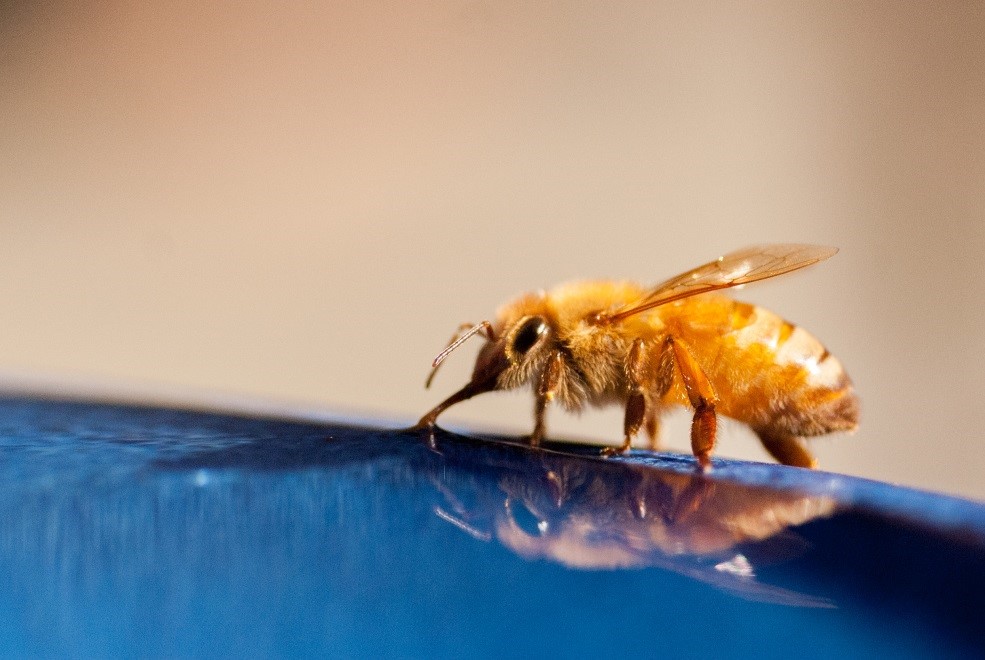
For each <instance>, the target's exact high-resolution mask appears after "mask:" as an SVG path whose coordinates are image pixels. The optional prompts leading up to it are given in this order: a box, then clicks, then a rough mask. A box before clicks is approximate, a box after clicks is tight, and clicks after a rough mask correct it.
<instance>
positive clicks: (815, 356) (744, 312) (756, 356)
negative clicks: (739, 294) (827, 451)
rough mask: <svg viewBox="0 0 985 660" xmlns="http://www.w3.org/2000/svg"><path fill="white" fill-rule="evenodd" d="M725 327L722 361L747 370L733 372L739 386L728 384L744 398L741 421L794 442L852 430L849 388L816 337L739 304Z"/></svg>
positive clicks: (854, 405) (854, 413)
mask: <svg viewBox="0 0 985 660" xmlns="http://www.w3.org/2000/svg"><path fill="white" fill-rule="evenodd" d="M729 325H730V326H731V328H730V330H728V331H727V332H726V335H725V337H723V340H724V346H723V352H722V353H721V354H720V358H721V359H722V360H726V361H727V360H729V359H730V358H731V359H733V360H737V361H739V362H740V363H744V364H745V365H747V367H748V368H747V369H740V370H731V376H732V377H733V378H740V379H742V381H743V382H740V383H737V382H733V383H732V385H733V386H737V388H736V389H738V390H740V391H743V392H744V397H743V398H745V399H746V401H745V404H746V405H744V406H740V407H741V408H745V409H746V410H745V413H746V414H745V415H741V417H747V419H745V420H743V421H747V422H749V423H751V424H753V425H759V426H769V427H772V428H779V429H783V430H784V431H786V432H789V433H791V434H793V435H798V436H805V435H818V434H822V433H828V432H830V431H836V430H850V429H853V428H855V426H856V425H857V424H858V399H857V398H856V396H855V393H854V390H853V387H852V382H851V380H850V379H849V378H848V374H847V373H845V369H844V367H842V365H841V362H840V361H839V360H838V358H836V357H835V356H834V355H832V354H831V353H830V352H829V351H828V349H827V348H825V347H824V345H823V344H822V343H821V342H820V341H818V340H817V339H816V338H815V337H814V335H812V334H811V333H809V332H808V331H806V330H804V329H803V328H801V327H799V326H797V325H795V324H793V323H790V322H788V321H785V320H784V319H782V318H780V317H779V316H777V315H776V314H773V313H772V312H770V311H769V310H766V309H763V308H762V307H757V306H755V305H749V304H747V303H742V302H735V303H734V307H733V309H732V314H731V317H730V320H729ZM726 347H727V348H726ZM729 349H731V350H729ZM726 354H730V355H726ZM743 372H744V373H743Z"/></svg>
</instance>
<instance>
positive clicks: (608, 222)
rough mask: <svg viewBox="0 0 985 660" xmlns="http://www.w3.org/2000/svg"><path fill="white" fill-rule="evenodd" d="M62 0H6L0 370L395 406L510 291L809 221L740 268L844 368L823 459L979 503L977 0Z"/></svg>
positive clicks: (458, 417) (726, 446) (323, 405)
mask: <svg viewBox="0 0 985 660" xmlns="http://www.w3.org/2000/svg"><path fill="white" fill-rule="evenodd" d="M91 5H92V6H88V5H86V4H81V5H77V4H74V3H58V2H54V3H31V2H19V3H4V4H3V5H0V7H2V9H0V12H2V15H0V231H2V246H0V305H2V309H3V316H2V324H0V371H2V375H3V379H4V380H5V381H6V382H8V383H14V384H15V385H16V384H17V383H23V382H28V381H30V382H33V383H35V384H37V383H42V384H45V383H47V385H42V386H44V387H48V386H52V387H53V386H55V384H60V386H62V387H65V386H66V384H68V385H67V386H68V387H69V388H71V387H89V386H96V387H102V388H103V389H104V390H106V391H109V392H116V393H117V394H120V395H129V396H136V397H138V398H139V397H146V396H151V395H154V396H162V397H164V398H167V397H171V398H172V399H174V398H177V399H178V400H186V401H196V400H198V401H209V400H216V397H217V396H220V395H221V396H227V395H229V396H235V397H246V398H247V399H252V400H255V401H258V402H259V401H261V400H263V401H279V402H284V403H285V404H286V405H290V406H295V407H298V408H307V409H308V410H309V411H311V412H312V414H324V413H325V411H335V412H338V413H349V412H355V413H358V414H366V415H373V416H378V417H381V418H384V419H386V420H389V422H388V423H393V424H398V423H399V424H404V423H408V422H410V421H412V420H413V419H415V418H416V417H417V416H418V415H419V414H421V413H422V412H423V411H425V410H426V409H428V408H430V407H431V406H432V405H433V404H434V403H435V402H436V401H438V400H439V399H440V398H442V397H444V396H445V395H446V394H447V393H449V392H450V391H451V390H453V389H455V388H457V387H458V386H459V385H461V383H462V381H463V380H464V379H465V378H466V377H467V374H468V371H469V368H470V364H469V362H470V360H471V355H472V354H474V351H475V349H476V347H477V346H472V347H471V348H469V349H467V350H463V353H462V354H457V355H455V356H454V358H453V359H451V360H450V361H449V363H448V365H447V367H446V369H445V371H443V373H442V374H441V375H440V376H439V377H438V379H437V382H436V384H435V387H434V389H433V390H432V391H430V392H426V391H425V390H424V389H423V387H422V384H423V380H424V377H425V376H426V374H427V369H428V364H429V362H430V360H431V358H432V357H433V356H434V354H435V353H436V352H437V351H438V350H439V349H440V348H441V346H442V344H443V342H444V341H445V340H446V338H447V336H448V335H449V333H450V332H451V330H452V329H453V328H454V326H455V325H457V324H458V323H459V322H461V321H471V320H480V319H482V318H486V317H489V316H490V315H491V314H492V313H493V311H494V310H495V308H496V306H497V305H498V304H499V303H501V302H502V301H503V300H504V299H506V298H509V297H510V296H512V295H514V294H515V293H517V292H519V291H521V290H524V289H536V288H540V287H545V286H550V285H552V284H555V283H557V282H559V281H562V280H565V279H569V278H584V277H607V278H634V279H639V280H643V281H649V282H652V281H656V280H659V279H662V278H664V277H666V276H668V275H671V274H674V273H676V272H678V271H681V270H683V269H685V268H688V267H691V266H694V265H697V264H698V263H700V262H703V261H706V260H708V259H710V258H712V257H714V256H716V255H717V254H720V253H722V252H724V251H728V250H731V249H733V248H736V247H739V246H742V245H745V244H748V243H756V242H769V241H798V242H817V243H824V244H831V245H836V246H839V247H841V249H842V252H841V253H840V254H839V255H838V256H837V257H835V258H834V259H832V260H831V261H829V262H827V263H826V264H824V265H823V266H821V267H818V268H816V269H813V270H811V271H808V272H805V273H802V274H800V275H798V276H791V277H789V278H783V279H781V280H776V281H772V282H768V283H763V284H761V285H756V286H755V287H750V288H748V289H746V290H745V291H743V292H741V294H740V295H741V297H742V298H744V299H746V300H749V301H751V302H756V303H759V304H762V305H765V306H768V307H769V308H771V309H773V310H774V311H776V312H778V313H780V314H782V315H783V316H785V317H787V318H789V319H790V320H792V321H795V322H797V323H799V324H801V325H804V326H805V327H807V328H808V329H810V330H811V331H812V332H814V333H815V334H816V335H818V337H820V338H821V339H822V341H824V342H825V344H826V345H827V346H828V347H829V348H830V349H831V350H832V352H834V353H835V354H836V355H838V356H839V357H840V358H841V359H842V361H843V362H844V364H845V365H846V366H847V367H848V370H849V372H850V373H851V375H852V376H853V378H854V380H855V382H856V385H857V388H858V390H859V391H860V393H861V396H862V399H863V406H864V408H863V426H862V428H861V430H860V431H859V432H858V433H857V434H856V435H854V436H852V437H847V436H842V437H832V438H830V439H822V440H819V441H817V442H816V443H815V447H816V449H817V453H818V455H819V457H820V460H821V463H822V466H823V467H825V468H826V469H831V470H835V471H843V472H848V473H852V474H859V475H866V476H870V477H874V478H878V479H886V480H890V481H897V482H901V483H905V484H911V485H916V486H921V487H927V488H933V489H938V490H943V491H948V492H953V493H960V494H964V495H968V496H972V497H976V498H980V499H985V479H983V478H982V475H983V472H985V438H983V437H982V429H983V427H985V423H983V422H985V412H983V402H982V394H981V393H982V391H983V389H985V388H983V385H985V376H983V370H982V364H983V359H982V355H983V352H985V315H983V304H982V303H983V295H982V291H983V287H985V265H983V249H985V232H983V224H982V222H983V217H985V192H983V191H985V186H983V182H985V157H983V156H985V139H983V132H985V130H983V126H985V47H983V45H985V37H983V35H985V10H983V9H982V5H981V3H978V2H965V3H962V2H950V3H896V2H885V3H861V4H859V3H816V4H810V3H789V2H774V3H768V2H767V3H758V2H757V3H732V4H729V3H720V2H712V3H708V4H701V3H691V2H682V3H654V2H630V3H585V2H571V3H528V2H514V3H510V2H498V1H497V2H480V1H470V2H465V1H456V2H429V3H403V2H395V3H392V4H367V3H362V2H354V3H320V2H317V3H314V2H312V3H304V2H298V3H272V2H271V3H266V4H264V3H261V4H252V5H250V4H247V3H228V4H226V5H222V4H219V3H200V2H187V3H175V4H171V5H168V6H164V5H161V3H153V2H145V3H134V2H118V3H91ZM251 405H252V404H251ZM256 405H258V406H260V405H261V404H260V403H257V404H256ZM530 406H531V402H530V398H529V396H528V395H519V394H514V395H505V394H503V395H497V396H492V395H488V396H486V397H483V398H481V399H478V400H476V401H474V402H470V403H469V404H465V405H462V406H460V407H458V408H456V409H455V410H454V411H453V413H452V414H449V415H448V418H447V420H446V422H447V423H449V424H450V425H451V426H453V427H454V426H458V427H465V426H474V427H478V428H482V429H497V430H504V431H508V432H511V433H512V432H516V433H519V432H526V431H528V430H529V428H530ZM620 418H621V415H620V413H619V412H618V411H616V410H609V411H606V412H593V413H589V414H586V415H584V416H583V417H581V418H574V417H568V416H565V415H563V414H560V413H556V414H555V415H553V416H552V418H551V424H552V428H553V430H554V431H555V433H556V434H566V435H571V436H576V437H580V438H596V439H608V440H610V441H616V440H618V437H619V430H620V424H621V422H620ZM686 426H687V421H686V418H685V417H683V416H679V417H677V418H675V420H674V423H673V424H671V425H670V427H669V428H668V429H667V430H668V435H667V438H666V440H667V444H668V445H669V446H670V447H673V448H680V449H683V448H686V446H687V430H686ZM720 453H721V454H724V455H732V456H740V457H747V458H753V459H761V458H764V454H763V452H762V450H761V449H760V448H759V447H758V445H757V443H756V442H755V441H754V439H753V438H752V437H751V435H750V434H748V432H747V431H746V430H745V429H743V428H741V427H740V426H738V425H736V424H729V425H726V426H725V428H724V430H723V437H722V441H721V444H720Z"/></svg>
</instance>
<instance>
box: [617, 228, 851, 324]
mask: <svg viewBox="0 0 985 660" xmlns="http://www.w3.org/2000/svg"><path fill="white" fill-rule="evenodd" d="M837 251H838V248H833V247H825V246H823V245H799V244H796V243H790V244H774V245H752V246H750V247H747V248H743V249H741V250H736V251H735V252H730V253H728V254H726V255H725V256H722V257H719V258H718V259H716V260H714V261H712V262H710V263H707V264H705V265H703V266H698V267H697V268H695V269H694V270H689V271H687V272H686V273H682V274H680V275H678V276H676V277H672V278H670V279H669V280H667V281H666V282H662V283H660V284H658V285H657V286H655V287H653V288H652V289H651V290H650V291H649V292H648V293H647V294H646V295H644V296H643V297H642V298H641V299H639V300H637V301H635V302H633V303H631V304H629V305H627V306H625V307H623V308H622V309H618V310H616V311H615V312H614V313H612V314H610V315H608V317H607V318H608V320H609V321H621V320H622V319H625V318H628V317H630V316H633V315H634V314H639V313H640V312H645V311H646V310H648V309H653V308H654V307H658V306H660V305H665V304H667V303H669V302H673V301H675V300H680V299H681V298H688V297H690V296H696V295H698V294H699V293H706V292H708V291H715V290H717V289H728V288H730V287H733V286H739V285H741V284H748V283H749V282H756V281H757V280H765V279H767V278H769V277H776V276H777V275H783V274H784V273H789V272H790V271H793V270H797V269H798V268H804V267H805V266H810V265H811V264H816V263H817V262H819V261H823V260H825V259H827V258H828V257H831V256H833V255H834V254H835V253H836V252H837Z"/></svg>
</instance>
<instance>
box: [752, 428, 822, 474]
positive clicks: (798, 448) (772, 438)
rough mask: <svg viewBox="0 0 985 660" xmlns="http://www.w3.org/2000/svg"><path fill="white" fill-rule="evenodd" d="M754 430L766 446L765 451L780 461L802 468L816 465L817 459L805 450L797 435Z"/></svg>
mask: <svg viewBox="0 0 985 660" xmlns="http://www.w3.org/2000/svg"><path fill="white" fill-rule="evenodd" d="M755 431H756V435H758V436H759V440H760V442H762V443H763V446H764V447H766V451H768V452H769V453H770V456H772V457H773V458H775V459H776V460H777V461H779V462H780V463H783V464H784V465H793V466H794V467H803V468H816V467H817V459H815V458H814V456H813V455H812V454H811V453H810V452H809V451H807V449H806V448H805V447H804V445H803V443H802V442H801V441H800V440H799V439H798V438H797V437H795V436H792V435H790V434H788V433H782V432H778V431H771V430H769V429H755Z"/></svg>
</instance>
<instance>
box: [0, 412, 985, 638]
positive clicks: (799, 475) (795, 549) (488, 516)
mask: <svg viewBox="0 0 985 660" xmlns="http://www.w3.org/2000/svg"><path fill="white" fill-rule="evenodd" d="M554 449H556V450H564V452H567V453H564V452H562V451H545V452H536V451H531V450H528V449H525V448H522V447H514V446H509V445H504V444H497V443H489V442H482V441H477V440H469V439H465V438H461V437H457V436H452V435H450V434H441V433H439V435H438V436H437V437H436V438H435V443H434V446H431V445H429V443H428V442H427V439H426V438H422V437H419V436H418V435H415V434H410V433H401V432H380V431H374V430H370V429H365V428H359V427H346V426H334V425H333V426H325V425H316V424H309V423H291V422H284V421H276V420H263V419H249V418H241V417H231V416H219V415H211V414H204V413H191V412H178V411H172V410H161V409H150V408H132V407H121V406H105V405H94V404H81V403H58V402H45V401H33V400H6V401H0V454H2V461H0V472H2V475H0V476H2V482H0V483H2V486H0V489H2V497H0V579H2V580H3V589H2V590H0V612H2V613H3V616H2V617H0V654H3V655H11V654H19V655H24V654H29V655H36V654H44V655H52V654H59V655H76V656H77V655H93V654H99V655H106V654H117V655H118V654H127V655H165V654H180V655H230V656H231V655H243V654H249V655H254V656H255V655H302V654H304V655H310V654H324V655H329V656H377V655H380V654H386V655H399V656H401V657H411V656H432V657H433V656H435V655H439V656H463V655H475V654H479V655H496V656H504V655H505V656H526V655H530V654H533V653H550V654H552V655H557V654H563V655H573V656H589V655H598V654H612V655H628V654H634V655H647V656H651V655H658V654H659V655H672V656H683V655H688V656H693V657H710V656H716V657H721V656H722V655H723V654H727V655H729V656H741V655H749V656H755V657H770V656H772V657H783V656H789V655H791V654H796V655H797V656H799V657H821V656H825V657H830V656H832V655H844V654H850V655H855V656H857V655H860V654H873V655H874V654H877V653H879V654H882V653H885V654H890V653H891V654H893V656H896V657H899V656H918V657H919V656H941V655H946V656H950V657H954V656H958V655H969V656H975V655H980V654H981V653H982V651H983V646H985V645H983V644H982V639H981V634H980V633H979V628H978V625H979V622H978V621H977V618H978V616H979V613H980V612H981V611H983V610H982V608H983V605H985V561H983V560H985V554H983V548H985V512H983V507H981V506H979V505H977V504H973V503H969V502H964V501H961V500H956V499H952V498H944V497H938V496H933V495H928V494H923V493H916V492H914V491H908V490H904V489H896V488H892V487H889V486H883V485H880V484H874V483H872V482H865V481H860V480H852V479H847V478H841V477H839V478H835V477H832V476H831V475H824V474H823V473H822V474H817V473H808V472H805V471H801V470H792V469H789V468H782V467H779V466H759V465H755V464H742V463H734V462H727V461H723V462H720V463H716V471H715V472H714V473H713V475H712V478H702V477H693V476H692V474H691V472H690V469H691V467H690V466H691V463H690V462H689V460H686V459H683V458H681V459H674V458H672V457H659V456H654V455H647V454H643V455H642V456H641V457H639V458H631V459H628V460H610V461H602V460H599V459H596V458H595V457H594V456H592V455H589V454H587V453H586V452H584V451H581V452H580V455H579V451H578V450H575V449H573V448H568V447H559V446H554ZM572 452H573V453H572ZM791 475H792V476H791ZM792 483H796V485H797V486H798V488H797V489H791V488H790V487H789V486H790V485H791V484H792Z"/></svg>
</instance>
